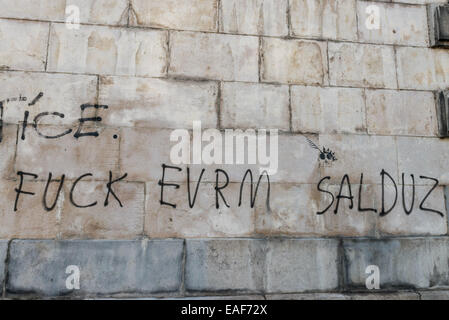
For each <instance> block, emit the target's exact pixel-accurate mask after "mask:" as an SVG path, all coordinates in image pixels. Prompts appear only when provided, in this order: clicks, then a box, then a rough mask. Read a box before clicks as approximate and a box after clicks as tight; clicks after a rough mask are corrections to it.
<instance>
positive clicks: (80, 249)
mask: <svg viewBox="0 0 449 320" xmlns="http://www.w3.org/2000/svg"><path fill="white" fill-rule="evenodd" d="M70 265H75V266H77V267H78V268H79V270H80V289H79V290H73V289H67V287H66V279H67V277H69V276H70V274H68V273H66V268H67V266H70ZM369 265H377V266H378V267H379V269H380V287H381V290H379V291H377V290H376V291H373V290H367V289H366V287H365V281H366V277H367V276H368V275H367V274H366V273H365V270H366V267H367V266H369ZM0 283H1V284H2V286H1V290H2V296H3V298H5V299H11V298H12V299H16V298H18V299H22V298H25V299H30V298H31V299H33V298H56V299H73V298H87V299H89V298H101V299H108V298H112V299H116V298H125V299H128V298H138V299H189V298H191V299H231V300H232V299H251V300H261V299H276V300H277V299H295V300H296V299H299V300H309V299H343V300H353V299H449V237H411V238H386V239H368V238H359V239H352V238H351V239H350V238H345V239H288V238H284V239H278V238H276V239H274V238H273V239H189V240H183V239H164V240H149V239H144V240H60V241H58V240H10V241H8V240H2V241H0Z"/></svg>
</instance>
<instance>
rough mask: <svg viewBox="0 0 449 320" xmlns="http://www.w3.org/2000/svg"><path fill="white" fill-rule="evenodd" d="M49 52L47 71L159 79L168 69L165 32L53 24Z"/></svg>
mask: <svg viewBox="0 0 449 320" xmlns="http://www.w3.org/2000/svg"><path fill="white" fill-rule="evenodd" d="M48 50H49V52H48V70H49V71H57V72H71V73H87V74H105V75H129V76H153V77H158V76H162V75H164V74H165V73H166V69H167V67H166V64H167V61H166V59H167V55H166V50H167V32H165V31H156V30H143V29H142V30H140V29H126V28H111V27H103V26H95V27H94V26H87V25H83V26H80V28H79V29H78V30H70V29H67V28H66V26H65V25H64V24H52V26H51V32H50V46H49V48H48Z"/></svg>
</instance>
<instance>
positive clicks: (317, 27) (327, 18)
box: [290, 0, 357, 41]
mask: <svg viewBox="0 0 449 320" xmlns="http://www.w3.org/2000/svg"><path fill="white" fill-rule="evenodd" d="M290 15H291V24H292V35H293V36H297V37H300V38H304V37H306V38H309V37H313V38H324V39H333V40H336V39H339V40H353V41H355V40H357V15H356V1H355V0H292V1H290Z"/></svg>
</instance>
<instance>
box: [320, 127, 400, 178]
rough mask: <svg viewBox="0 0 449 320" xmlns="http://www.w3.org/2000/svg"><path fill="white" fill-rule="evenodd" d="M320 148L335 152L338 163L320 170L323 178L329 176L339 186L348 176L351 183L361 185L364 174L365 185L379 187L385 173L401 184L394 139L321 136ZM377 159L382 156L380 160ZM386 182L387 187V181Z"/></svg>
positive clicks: (358, 136) (383, 137) (385, 137)
mask: <svg viewBox="0 0 449 320" xmlns="http://www.w3.org/2000/svg"><path fill="white" fill-rule="evenodd" d="M319 145H320V146H321V148H323V147H325V148H330V149H331V151H333V152H335V156H336V158H337V161H334V162H331V163H330V164H329V165H327V166H326V165H323V166H322V167H321V168H320V169H321V176H322V177H326V176H330V177H332V179H333V181H336V183H337V184H340V182H341V180H342V178H343V176H344V175H345V174H347V175H348V176H349V179H350V181H351V183H360V175H361V174H362V173H363V183H369V184H380V183H381V182H382V181H381V176H380V173H381V171H382V169H383V170H385V171H386V172H388V173H389V174H390V175H391V176H392V177H393V178H394V179H395V181H398V168H397V152H396V140H395V138H394V137H391V136H368V135H336V134H334V135H320V138H319ZM311 152H313V151H311ZM377 155H379V156H380V155H382V156H381V157H380V158H378V157H377ZM317 156H318V155H317ZM334 179H335V180H334ZM385 179H388V178H385ZM385 181H386V182H387V183H388V180H385Z"/></svg>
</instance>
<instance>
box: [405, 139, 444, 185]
mask: <svg viewBox="0 0 449 320" xmlns="http://www.w3.org/2000/svg"><path fill="white" fill-rule="evenodd" d="M397 145H398V166H399V172H407V173H409V174H412V173H413V174H415V176H416V179H417V183H419V184H425V185H433V184H434V183H435V181H433V180H430V179H422V178H419V177H420V176H424V177H429V178H434V179H438V180H439V182H440V184H443V185H447V184H448V182H449V173H448V171H447V169H446V166H445V163H446V160H445V159H446V155H447V153H448V152H449V150H448V148H447V141H446V140H440V139H436V138H409V137H398V138H397ZM430 154H431V155H432V156H431V157H424V156H423V155H430ZM418 178H419V179H418Z"/></svg>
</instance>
